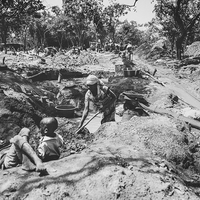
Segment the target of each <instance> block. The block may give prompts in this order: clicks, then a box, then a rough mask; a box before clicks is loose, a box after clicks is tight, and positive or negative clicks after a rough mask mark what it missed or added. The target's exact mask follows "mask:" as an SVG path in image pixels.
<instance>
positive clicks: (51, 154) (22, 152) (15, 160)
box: [0, 117, 63, 172]
mask: <svg viewBox="0 0 200 200" xmlns="http://www.w3.org/2000/svg"><path fill="white" fill-rule="evenodd" d="M57 127H58V122H57V120H56V119H55V118H53V117H46V118H43V119H42V120H41V122H40V130H41V136H42V137H41V139H40V143H39V146H38V152H37V153H36V152H35V151H34V150H33V149H32V147H31V146H30V144H29V136H30V130H29V129H28V128H22V129H21V131H20V132H19V134H18V135H16V136H14V137H13V138H12V139H11V140H10V143H11V147H10V149H9V150H8V151H7V152H5V154H4V156H3V157H2V158H1V161H0V165H1V168H2V169H9V168H12V167H16V166H17V165H19V164H22V168H23V169H24V170H26V171H36V172H46V168H45V167H44V165H43V162H45V161H50V160H55V159H58V158H59V157H60V150H59V147H60V146H61V145H62V144H63V138H62V137H61V136H60V135H58V134H56V133H55V132H54V131H55V130H56V129H57Z"/></svg>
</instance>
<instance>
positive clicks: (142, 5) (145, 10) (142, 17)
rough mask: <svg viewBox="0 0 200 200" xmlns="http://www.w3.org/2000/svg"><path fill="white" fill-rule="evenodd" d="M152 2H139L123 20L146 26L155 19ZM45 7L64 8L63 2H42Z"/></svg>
mask: <svg viewBox="0 0 200 200" xmlns="http://www.w3.org/2000/svg"><path fill="white" fill-rule="evenodd" d="M133 1H134V0H117V2H118V3H122V4H128V5H132V4H133ZM151 1H152V0H138V2H137V4H136V11H131V12H129V13H128V14H127V15H126V16H124V17H122V18H121V20H125V19H127V20H128V21H132V20H133V21H136V22H137V23H138V24H144V23H147V22H149V21H151V19H152V18H153V17H154V13H152V11H153V5H154V4H152V3H151ZM42 2H43V3H44V5H45V6H46V7H47V8H49V7H51V6H59V7H60V8H61V7H62V0H42ZM108 2H109V0H104V4H105V5H108Z"/></svg>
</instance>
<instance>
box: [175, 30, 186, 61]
mask: <svg viewBox="0 0 200 200" xmlns="http://www.w3.org/2000/svg"><path fill="white" fill-rule="evenodd" d="M184 38H185V33H184V34H182V35H181V36H180V37H178V38H177V40H176V57H177V59H178V60H181V58H182V57H181V55H182V50H183V46H182V45H183V41H184Z"/></svg>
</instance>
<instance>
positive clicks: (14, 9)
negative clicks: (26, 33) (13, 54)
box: [0, 0, 44, 44]
mask: <svg viewBox="0 0 200 200" xmlns="http://www.w3.org/2000/svg"><path fill="white" fill-rule="evenodd" d="M43 8H44V6H43V4H42V2H41V0H32V1H29V0H7V1H6V0H5V1H3V3H2V4H1V5H0V18H1V22H0V27H1V37H2V41H3V42H4V43H5V44H6V43H7V38H8V34H9V33H10V32H13V31H19V30H20V29H21V28H22V25H23V24H24V22H25V21H26V19H27V17H30V16H33V15H35V13H36V12H37V11H38V10H41V9H43Z"/></svg>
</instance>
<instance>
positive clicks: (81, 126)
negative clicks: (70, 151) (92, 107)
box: [75, 111, 101, 134]
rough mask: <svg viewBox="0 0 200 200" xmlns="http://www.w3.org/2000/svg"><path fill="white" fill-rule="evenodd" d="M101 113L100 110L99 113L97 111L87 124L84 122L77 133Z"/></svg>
mask: <svg viewBox="0 0 200 200" xmlns="http://www.w3.org/2000/svg"><path fill="white" fill-rule="evenodd" d="M99 113H101V112H100V111H98V112H97V113H95V114H94V115H93V116H92V117H91V118H90V119H89V120H88V121H87V122H86V123H85V124H83V125H82V126H81V127H80V128H79V129H78V130H77V131H76V132H75V134H77V133H78V132H79V131H80V130H81V129H82V128H84V127H85V126H86V125H87V124H88V123H89V122H90V121H91V120H93V119H94V118H95V117H96V116H97V115H98V114H99Z"/></svg>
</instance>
